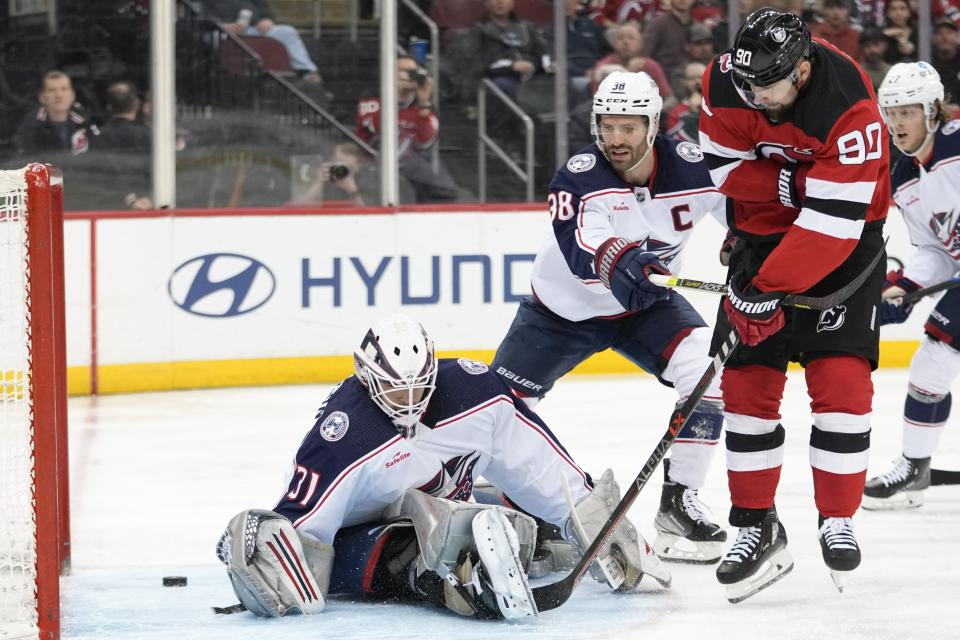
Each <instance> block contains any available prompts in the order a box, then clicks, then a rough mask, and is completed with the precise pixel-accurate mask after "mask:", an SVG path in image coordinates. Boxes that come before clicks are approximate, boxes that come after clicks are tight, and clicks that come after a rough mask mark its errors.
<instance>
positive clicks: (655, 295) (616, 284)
mask: <svg viewBox="0 0 960 640" xmlns="http://www.w3.org/2000/svg"><path fill="white" fill-rule="evenodd" d="M639 247H640V244H639V243H638V242H630V241H629V240H627V239H626V238H610V239H609V240H607V241H606V242H604V243H603V244H601V245H600V248H598V249H597V252H596V254H594V257H593V268H594V271H596V273H597V277H598V278H600V282H602V283H603V286H605V287H606V288H608V289H610V292H611V293H613V297H614V298H616V299H617V302H619V303H620V304H622V305H623V308H624V309H626V310H627V311H642V310H643V309H646V308H647V307H649V306H650V305H652V304H654V303H655V302H658V301H660V300H665V299H666V298H668V297H669V296H670V289H667V288H666V287H661V286H658V285H655V284H653V283H652V282H650V280H649V279H648V276H649V275H650V274H651V273H659V274H663V275H670V270H669V269H667V266H666V265H665V264H663V262H661V261H660V258H658V257H657V256H656V254H653V253H648V252H645V251H641V250H640V248H639Z"/></svg>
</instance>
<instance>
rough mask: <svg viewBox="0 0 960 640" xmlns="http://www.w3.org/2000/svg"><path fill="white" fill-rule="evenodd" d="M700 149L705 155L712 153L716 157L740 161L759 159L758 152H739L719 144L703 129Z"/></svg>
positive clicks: (752, 150) (751, 150) (750, 150)
mask: <svg viewBox="0 0 960 640" xmlns="http://www.w3.org/2000/svg"><path fill="white" fill-rule="evenodd" d="M700 148H701V149H703V152H704V153H712V154H713V155H715V156H721V157H723V158H738V159H740V160H756V159H757V152H756V150H754V149H748V150H747V151H738V150H737V149H732V148H730V147H725V146H723V145H722V144H717V143H716V142H714V141H713V140H711V139H710V136H708V135H707V134H706V133H704V132H703V130H702V129H701V130H700Z"/></svg>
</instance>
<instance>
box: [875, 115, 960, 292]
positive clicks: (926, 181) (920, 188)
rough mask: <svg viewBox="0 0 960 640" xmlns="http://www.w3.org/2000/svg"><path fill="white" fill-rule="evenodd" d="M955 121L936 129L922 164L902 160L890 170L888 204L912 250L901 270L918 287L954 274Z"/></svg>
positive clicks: (958, 232) (958, 228)
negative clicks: (905, 231) (930, 150)
mask: <svg viewBox="0 0 960 640" xmlns="http://www.w3.org/2000/svg"><path fill="white" fill-rule="evenodd" d="M958 132H960V120H951V121H949V122H946V123H944V124H942V125H940V127H939V129H938V130H937V132H936V133H935V134H934V140H933V154H932V155H931V157H930V160H929V161H928V162H927V163H926V164H925V165H920V164H919V163H918V162H917V161H916V160H914V159H913V158H911V157H906V156H904V157H902V158H900V160H898V161H897V163H896V164H895V165H894V167H893V175H892V177H891V187H892V190H893V200H894V202H896V203H897V207H898V208H899V209H900V212H901V213H902V214H903V218H904V221H905V222H906V223H907V229H908V230H909V232H910V242H911V243H912V244H913V245H914V246H916V247H917V251H916V252H915V253H914V254H913V255H912V256H911V257H910V260H909V261H908V262H907V265H906V266H905V267H904V270H903V274H904V276H905V277H907V278H909V279H910V280H913V281H914V282H916V283H917V284H919V285H922V286H924V287H928V286H930V285H933V284H936V283H938V282H942V281H943V280H948V279H950V278H952V277H954V276H955V275H956V274H957V272H958V271H960V264H958V260H960V133H958Z"/></svg>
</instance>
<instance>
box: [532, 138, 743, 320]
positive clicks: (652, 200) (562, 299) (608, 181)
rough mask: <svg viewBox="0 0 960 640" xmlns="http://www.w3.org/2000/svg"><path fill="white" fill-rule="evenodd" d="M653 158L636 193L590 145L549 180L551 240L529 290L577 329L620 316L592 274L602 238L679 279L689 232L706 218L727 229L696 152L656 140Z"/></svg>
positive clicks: (722, 202) (720, 200)
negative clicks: (635, 246)
mask: <svg viewBox="0 0 960 640" xmlns="http://www.w3.org/2000/svg"><path fill="white" fill-rule="evenodd" d="M653 153H654V154H655V156H654V161H655V162H654V171H653V174H652V175H651V176H650V179H649V181H648V182H647V184H646V185H645V186H642V187H641V186H636V185H631V184H627V183H626V182H624V181H623V180H622V179H621V178H620V177H619V176H618V175H617V174H616V172H615V171H614V170H613V168H612V167H611V166H610V163H609V162H608V161H607V159H606V158H605V157H604V156H603V154H602V153H601V152H600V151H599V150H598V149H597V147H596V145H590V146H589V147H585V148H584V149H582V150H581V151H580V152H579V153H577V154H576V155H574V156H573V157H571V158H570V160H569V161H568V162H567V164H566V166H564V167H562V168H561V169H560V170H559V171H558V172H557V174H556V175H555V176H554V178H553V181H552V182H551V183H550V193H549V196H548V204H549V206H550V215H551V217H552V219H553V235H552V236H551V237H549V238H548V239H547V241H546V242H545V243H544V244H543V246H542V247H541V248H540V251H539V252H538V253H537V258H536V260H535V261H534V265H533V277H532V287H533V293H534V295H535V296H536V297H537V299H538V300H539V301H540V302H541V303H542V304H544V305H545V306H546V307H547V308H548V309H550V310H551V311H553V312H554V313H556V314H557V315H559V316H562V317H564V318H566V319H567V320H571V321H574V322H577V321H581V320H586V319H588V318H597V317H616V316H619V315H624V314H626V313H627V310H626V309H624V307H623V305H621V304H620V303H619V302H618V301H617V299H616V298H615V297H614V296H613V294H612V293H611V292H610V290H609V289H607V288H606V287H605V286H604V285H603V283H602V282H600V279H599V278H598V277H597V274H596V273H595V272H594V268H593V259H594V254H595V253H596V249H597V247H599V246H600V245H601V244H602V243H603V242H604V241H606V240H608V239H609V238H612V237H622V238H626V239H627V240H630V241H636V242H639V243H640V247H641V248H642V249H643V250H644V251H649V252H651V253H655V254H657V256H659V257H660V259H661V260H662V261H663V262H664V263H665V264H666V265H667V266H668V267H669V268H670V270H671V272H673V273H679V270H680V254H681V252H682V251H683V247H684V245H685V244H686V243H687V241H688V240H689V239H690V236H691V234H692V233H693V228H694V225H696V223H697V222H699V221H700V220H701V219H702V218H703V217H704V216H705V215H707V214H711V215H713V216H714V217H715V218H716V219H717V220H718V221H719V222H720V224H722V225H723V226H724V227H725V226H726V198H725V197H724V196H723V195H721V194H720V192H719V191H717V189H716V187H714V185H713V182H712V181H711V180H710V174H709V172H708V171H707V167H706V163H705V162H704V161H703V154H702V153H701V151H700V147H698V146H697V145H695V144H693V143H692V142H677V141H674V140H670V139H668V138H666V137H664V136H657V138H656V140H655V141H654V148H653ZM719 244H720V242H719V239H718V241H717V245H718V246H719Z"/></svg>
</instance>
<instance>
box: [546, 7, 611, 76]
mask: <svg viewBox="0 0 960 640" xmlns="http://www.w3.org/2000/svg"><path fill="white" fill-rule="evenodd" d="M566 12H567V75H568V77H569V78H570V82H571V84H572V85H573V88H574V89H575V90H576V91H577V92H585V91H586V90H587V88H588V85H589V84H590V79H589V78H588V77H587V72H588V71H589V70H590V68H591V67H592V66H593V65H594V64H596V62H597V60H599V59H600V58H602V57H604V56H605V55H607V54H608V53H610V43H609V42H607V38H606V34H605V33H604V31H603V28H602V27H600V26H599V25H598V24H597V23H596V22H594V21H593V20H591V19H590V17H589V15H588V14H587V11H586V9H585V8H584V6H583V3H582V2H581V1H580V0H566ZM547 34H548V38H547V41H546V43H547V51H548V52H549V53H551V54H552V52H553V44H552V40H551V38H552V35H553V29H548V31H547Z"/></svg>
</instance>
